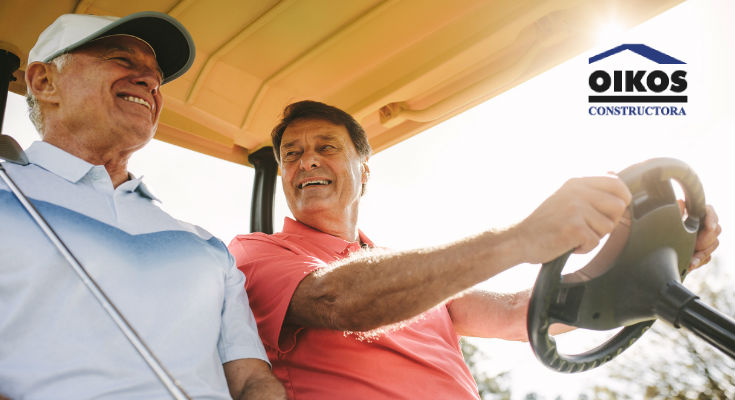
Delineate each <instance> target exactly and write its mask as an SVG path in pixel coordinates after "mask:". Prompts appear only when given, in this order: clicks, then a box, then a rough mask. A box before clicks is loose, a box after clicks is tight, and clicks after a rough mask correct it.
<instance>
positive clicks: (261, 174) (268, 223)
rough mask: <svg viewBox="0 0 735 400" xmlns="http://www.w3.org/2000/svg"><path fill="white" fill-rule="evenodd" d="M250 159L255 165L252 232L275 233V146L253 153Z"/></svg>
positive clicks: (251, 208) (251, 210)
mask: <svg viewBox="0 0 735 400" xmlns="http://www.w3.org/2000/svg"><path fill="white" fill-rule="evenodd" d="M248 161H250V163H251V164H253V167H255V180H254V181H253V201H252V203H251V205H250V232H263V233H268V234H270V233H273V203H274V201H275V195H276V176H277V175H278V163H277V162H276V157H275V156H274V155H273V147H270V146H268V147H263V148H261V149H260V150H258V151H256V152H254V153H251V154H250V155H249V156H248Z"/></svg>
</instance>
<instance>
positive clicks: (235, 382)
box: [223, 358, 286, 400]
mask: <svg viewBox="0 0 735 400" xmlns="http://www.w3.org/2000/svg"><path fill="white" fill-rule="evenodd" d="M223 367H224V369H225V377H226V378H227V386H228V387H229V388H230V395H231V396H232V398H233V399H235V400H239V399H248V400H260V399H269V400H270V399H284V400H285V399H286V390H285V389H284V388H283V385H282V384H281V382H279V381H278V379H277V378H276V377H275V375H273V372H271V369H270V367H269V366H268V363H266V362H265V361H263V360H259V359H257V358H243V359H239V360H233V361H230V362H226V363H224V364H223Z"/></svg>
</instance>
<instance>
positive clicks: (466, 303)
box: [448, 205, 722, 341]
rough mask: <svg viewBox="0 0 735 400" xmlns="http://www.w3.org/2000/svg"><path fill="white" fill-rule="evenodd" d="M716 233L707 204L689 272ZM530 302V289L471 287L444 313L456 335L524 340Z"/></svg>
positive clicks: (708, 251) (558, 328) (558, 327)
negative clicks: (509, 290) (499, 290)
mask: <svg viewBox="0 0 735 400" xmlns="http://www.w3.org/2000/svg"><path fill="white" fill-rule="evenodd" d="M682 208H683V205H682ZM720 232H722V227H720V224H719V219H718V217H717V213H716V212H715V210H714V208H712V206H710V205H708V206H707V213H706V215H705V217H704V226H703V227H702V229H701V230H700V231H699V234H698V235H697V241H696V243H695V245H694V254H693V256H692V261H691V264H690V266H689V270H690V271H691V270H694V269H697V268H699V267H701V266H702V265H704V264H706V263H708V262H709V261H710V260H711V258H712V252H713V251H715V249H716V248H717V246H718V245H719V243H720V242H719V239H718V238H717V237H718V236H719V235H720ZM530 299H531V290H530V289H529V290H524V291H521V292H517V293H494V292H490V291H486V290H481V289H477V288H474V289H470V290H468V291H466V292H464V294H462V295H461V296H460V297H457V298H455V299H454V300H452V302H451V303H450V304H449V306H448V310H449V315H450V316H451V318H452V323H453V325H454V329H455V330H456V331H457V334H458V335H461V336H474V337H486V338H498V339H505V340H520V341H528V332H527V330H526V314H527V313H528V303H529V301H530ZM572 329H574V328H573V327H570V326H566V325H562V324H553V325H551V327H550V328H549V333H551V334H552V335H556V334H559V333H564V332H568V331H570V330H572Z"/></svg>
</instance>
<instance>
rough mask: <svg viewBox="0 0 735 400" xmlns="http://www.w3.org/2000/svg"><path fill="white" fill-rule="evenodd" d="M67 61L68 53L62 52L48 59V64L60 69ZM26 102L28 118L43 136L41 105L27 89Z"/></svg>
mask: <svg viewBox="0 0 735 400" xmlns="http://www.w3.org/2000/svg"><path fill="white" fill-rule="evenodd" d="M68 62H69V53H64V54H61V55H59V56H57V57H55V58H54V59H52V60H51V61H49V62H48V64H53V65H54V66H55V67H56V69H57V70H58V71H61V70H62V69H64V67H65V66H66V64H68ZM26 104H28V118H30V119H31V122H32V123H33V126H35V127H36V130H37V131H38V133H39V134H40V135H41V137H43V128H44V127H43V113H41V107H40V106H39V104H38V100H37V99H36V96H34V95H33V93H32V92H31V91H30V90H27V89H26Z"/></svg>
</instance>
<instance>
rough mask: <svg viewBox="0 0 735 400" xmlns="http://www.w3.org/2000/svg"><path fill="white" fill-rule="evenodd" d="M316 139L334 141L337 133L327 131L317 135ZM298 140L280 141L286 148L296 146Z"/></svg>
mask: <svg viewBox="0 0 735 400" xmlns="http://www.w3.org/2000/svg"><path fill="white" fill-rule="evenodd" d="M317 139H321V140H326V141H336V140H337V135H332V134H329V133H322V134H320V135H317ZM299 140H300V139H296V140H292V141H290V142H284V143H281V147H282V148H287V147H293V146H296V142H298V141H299Z"/></svg>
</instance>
